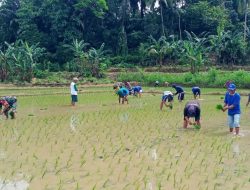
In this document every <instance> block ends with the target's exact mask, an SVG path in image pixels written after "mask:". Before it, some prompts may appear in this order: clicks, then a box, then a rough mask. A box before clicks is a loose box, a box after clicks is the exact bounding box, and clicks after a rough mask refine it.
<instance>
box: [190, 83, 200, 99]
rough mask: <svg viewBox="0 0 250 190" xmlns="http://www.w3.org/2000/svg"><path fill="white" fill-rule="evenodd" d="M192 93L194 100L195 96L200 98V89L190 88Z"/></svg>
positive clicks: (196, 87)
mask: <svg viewBox="0 0 250 190" xmlns="http://www.w3.org/2000/svg"><path fill="white" fill-rule="evenodd" d="M192 92H193V95H194V99H196V98H197V96H199V98H200V97H201V89H200V87H198V86H194V87H193V88H192Z"/></svg>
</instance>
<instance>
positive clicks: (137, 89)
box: [132, 86, 142, 98]
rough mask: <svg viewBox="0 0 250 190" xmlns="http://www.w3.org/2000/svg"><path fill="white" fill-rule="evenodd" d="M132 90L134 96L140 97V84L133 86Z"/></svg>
mask: <svg viewBox="0 0 250 190" xmlns="http://www.w3.org/2000/svg"><path fill="white" fill-rule="evenodd" d="M132 91H133V95H134V96H139V98H140V97H141V95H142V87H141V86H134V87H133V90H132Z"/></svg>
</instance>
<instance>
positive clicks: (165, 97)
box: [160, 91, 174, 110]
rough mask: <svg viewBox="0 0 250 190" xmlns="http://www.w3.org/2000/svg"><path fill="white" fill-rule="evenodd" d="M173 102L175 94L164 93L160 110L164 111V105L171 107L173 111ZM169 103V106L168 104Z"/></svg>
mask: <svg viewBox="0 0 250 190" xmlns="http://www.w3.org/2000/svg"><path fill="white" fill-rule="evenodd" d="M173 100H174V96H173V93H172V92H170V91H164V92H163V96H162V98H161V104H160V110H162V108H163V105H165V106H166V107H169V108H170V109H173V104H172V102H173ZM167 101H168V103H169V104H167V103H166V102H167Z"/></svg>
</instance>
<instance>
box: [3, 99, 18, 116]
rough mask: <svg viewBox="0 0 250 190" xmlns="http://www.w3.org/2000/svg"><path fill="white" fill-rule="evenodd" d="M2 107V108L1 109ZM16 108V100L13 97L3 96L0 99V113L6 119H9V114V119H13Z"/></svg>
mask: <svg viewBox="0 0 250 190" xmlns="http://www.w3.org/2000/svg"><path fill="white" fill-rule="evenodd" d="M2 107H4V108H3V109H2ZM16 107H17V98H16V97H15V96H5V97H3V98H1V99H0V113H1V114H4V115H5V117H6V119H8V118H9V114H10V117H11V119H15V115H16ZM9 111H10V113H9Z"/></svg>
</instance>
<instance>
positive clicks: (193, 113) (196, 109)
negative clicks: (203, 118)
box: [183, 100, 201, 129]
mask: <svg viewBox="0 0 250 190" xmlns="http://www.w3.org/2000/svg"><path fill="white" fill-rule="evenodd" d="M200 115H201V109H200V103H199V102H198V101H197V100H190V101H188V102H187V103H186V105H185V108H184V122H183V128H185V129H186V128H187V127H188V124H189V125H195V126H197V128H200V126H201V124H200ZM191 117H194V118H195V121H194V122H192V121H190V118H191Z"/></svg>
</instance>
